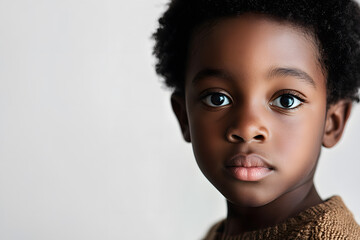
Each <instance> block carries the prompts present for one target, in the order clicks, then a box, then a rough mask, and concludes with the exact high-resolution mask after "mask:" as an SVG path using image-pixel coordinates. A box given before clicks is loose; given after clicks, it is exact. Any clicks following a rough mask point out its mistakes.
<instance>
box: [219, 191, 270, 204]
mask: <svg viewBox="0 0 360 240" xmlns="http://www.w3.org/2000/svg"><path fill="white" fill-rule="evenodd" d="M223 195H224V197H225V198H226V200H227V201H228V202H230V203H232V204H234V205H236V206H241V207H262V206H264V205H266V204H268V203H270V202H272V201H274V200H275V199H276V198H274V197H272V196H267V195H265V194H264V193H238V194H237V195H235V196H234V194H231V196H229V195H228V194H226V195H225V194H223Z"/></svg>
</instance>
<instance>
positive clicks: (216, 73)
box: [192, 68, 234, 84]
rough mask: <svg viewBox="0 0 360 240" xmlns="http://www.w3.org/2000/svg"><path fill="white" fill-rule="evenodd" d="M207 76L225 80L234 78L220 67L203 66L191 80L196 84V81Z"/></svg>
mask: <svg viewBox="0 0 360 240" xmlns="http://www.w3.org/2000/svg"><path fill="white" fill-rule="evenodd" d="M208 77H215V78H221V79H225V80H230V81H232V80H234V77H233V76H232V75H231V74H230V73H229V72H226V71H224V70H221V69H214V68H205V69H203V70H201V71H199V72H198V73H197V74H196V75H195V77H194V78H193V80H192V83H193V84H196V83H197V82H198V81H200V80H201V79H204V78H208Z"/></svg>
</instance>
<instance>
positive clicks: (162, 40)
mask: <svg viewBox="0 0 360 240" xmlns="http://www.w3.org/2000/svg"><path fill="white" fill-rule="evenodd" d="M250 12H251V13H259V14H265V15H268V16H269V17H273V18H275V19H279V20H281V21H287V22H289V23H292V24H295V25H297V26H300V27H302V28H303V29H306V30H309V31H310V32H312V33H313V35H314V36H315V38H316V42H317V45H318V47H319V53H320V58H321V59H319V60H320V63H321V65H322V66H323V68H324V69H325V71H326V73H327V102H328V104H332V103H335V102H337V101H339V100H340V99H348V100H352V101H357V102H359V95H358V89H359V86H360V8H359V6H358V4H357V3H356V2H355V1H354V0H272V1H269V0H172V1H171V2H170V3H169V6H168V9H167V10H166V11H165V13H164V14H163V16H162V17H161V18H160V19H159V27H158V29H157V30H156V32H155V33H154V34H153V38H154V39H155V46H154V49H153V54H154V55H155V56H156V58H157V64H156V72H157V73H158V74H159V75H161V76H162V77H164V79H165V83H166V85H167V86H168V87H170V88H172V89H173V90H174V91H177V92H180V93H183V92H184V86H185V71H186V62H187V52H188V47H189V42H190V39H191V36H192V34H193V32H194V30H195V28H196V27H198V26H200V25H201V24H203V23H206V22H210V21H214V20H215V21H216V20H217V19H220V18H229V17H236V16H240V15H241V14H244V13H250Z"/></svg>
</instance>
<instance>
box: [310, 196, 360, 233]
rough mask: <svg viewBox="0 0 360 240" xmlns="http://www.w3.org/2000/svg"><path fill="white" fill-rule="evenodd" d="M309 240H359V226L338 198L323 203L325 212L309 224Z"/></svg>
mask: <svg viewBox="0 0 360 240" xmlns="http://www.w3.org/2000/svg"><path fill="white" fill-rule="evenodd" d="M311 228H312V231H311V232H312V234H311V235H312V236H311V239H350V240H351V239H360V226H359V225H358V224H357V223H356V221H355V219H354V217H353V215H352V213H351V212H350V210H349V209H348V208H347V207H346V206H345V204H344V202H343V201H342V199H341V198H340V197H339V196H334V197H332V198H330V199H329V200H327V201H326V202H325V211H323V212H322V213H321V214H319V215H318V217H317V218H315V219H314V221H313V222H312V223H311Z"/></svg>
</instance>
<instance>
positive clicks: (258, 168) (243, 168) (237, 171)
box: [225, 154, 275, 182]
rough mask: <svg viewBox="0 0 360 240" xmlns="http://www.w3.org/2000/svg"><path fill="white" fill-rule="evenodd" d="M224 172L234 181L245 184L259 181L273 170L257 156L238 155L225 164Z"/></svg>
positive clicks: (265, 161)
mask: <svg viewBox="0 0 360 240" xmlns="http://www.w3.org/2000/svg"><path fill="white" fill-rule="evenodd" d="M225 169H226V171H227V172H228V173H229V174H230V175H231V176H233V177H235V178H236V179H238V180H240V181H246V182H255V181H260V180H261V179H263V178H265V177H267V176H269V175H270V174H272V173H273V172H274V170H275V168H274V167H273V166H271V165H270V164H269V163H268V162H267V160H265V159H264V158H263V157H261V156H259V155H257V154H250V155H246V154H239V155H236V156H234V157H233V158H231V159H230V160H229V161H227V162H226V164H225Z"/></svg>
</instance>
